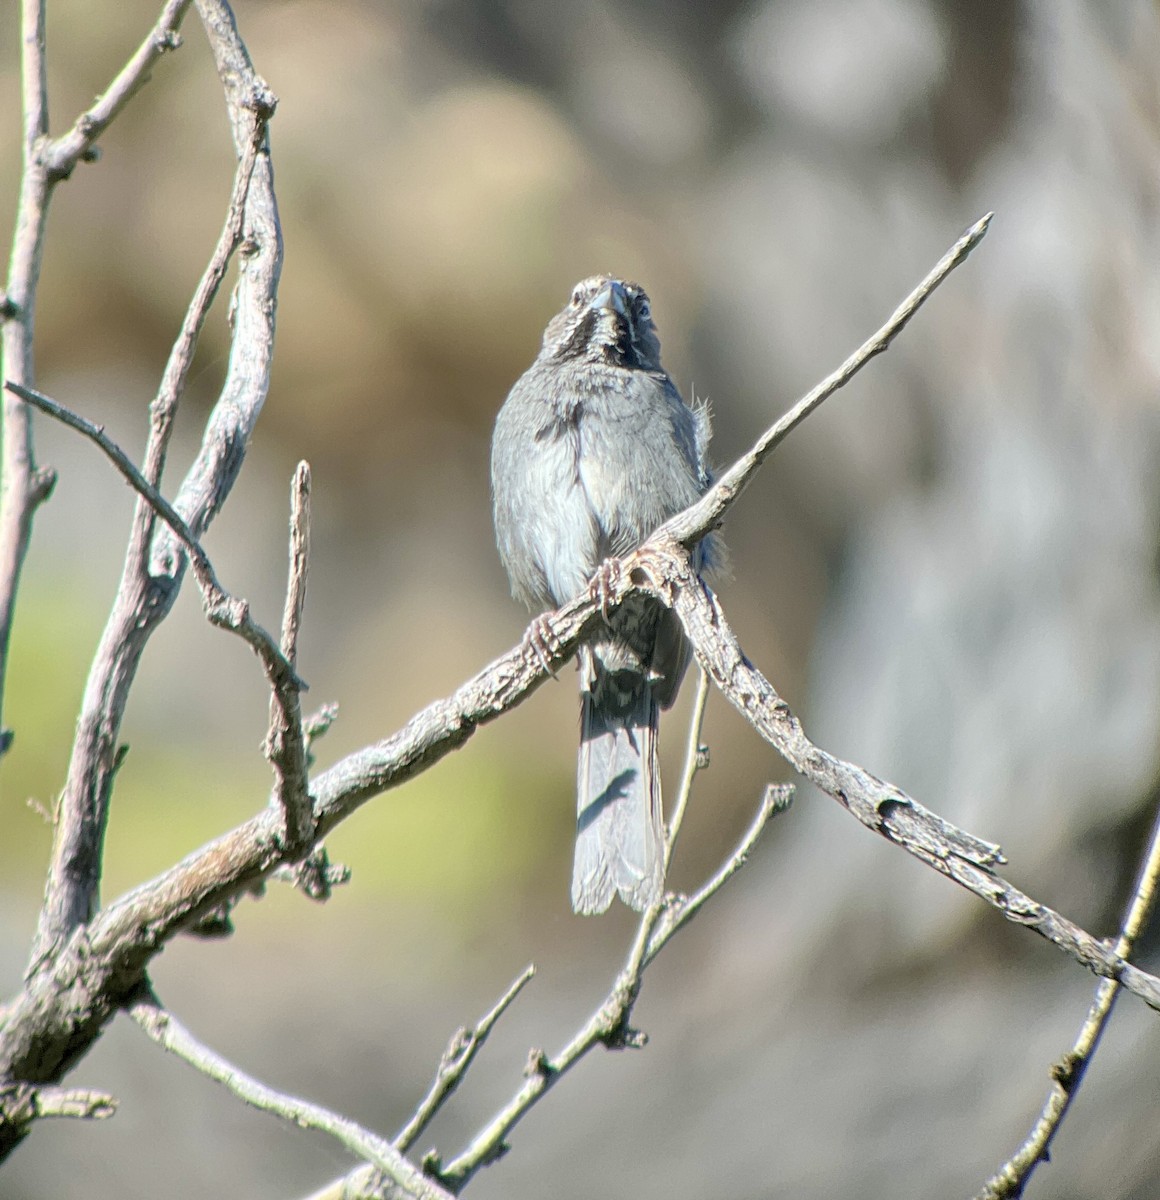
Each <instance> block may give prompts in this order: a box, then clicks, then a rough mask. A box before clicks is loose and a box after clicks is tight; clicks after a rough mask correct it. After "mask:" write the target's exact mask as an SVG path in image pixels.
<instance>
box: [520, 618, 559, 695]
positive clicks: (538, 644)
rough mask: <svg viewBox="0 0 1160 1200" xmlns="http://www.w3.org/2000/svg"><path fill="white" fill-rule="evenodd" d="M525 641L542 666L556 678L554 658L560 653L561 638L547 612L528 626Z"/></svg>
mask: <svg viewBox="0 0 1160 1200" xmlns="http://www.w3.org/2000/svg"><path fill="white" fill-rule="evenodd" d="M524 642H525V643H526V644H527V646H528V647H529V649H530V650H531V651H532V653H533V654H534V655H535V656H536V659H537V660H538V661H539V664H540V666H541V667H543V668H544V670H545V671H546V672H547V673H548V674H549V675H551V677H552V678H553V679H555V678H556V672H555V671H554V670H552V659H553V658H555V657H556V655H558V654H559V653H560V639H559V638H558V637H557V636H556V633H555V630H553V628H552V625H551V622H550V621H549V620H548V614H547V613H540V615H539V616H538V617H536V618H535V620H533V621H532V623H531V624H530V625H529V626H528V628H527V632H526V633H525V634H524Z"/></svg>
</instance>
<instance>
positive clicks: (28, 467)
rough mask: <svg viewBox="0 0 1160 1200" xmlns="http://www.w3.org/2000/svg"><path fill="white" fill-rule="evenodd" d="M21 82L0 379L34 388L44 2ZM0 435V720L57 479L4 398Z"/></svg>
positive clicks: (28, 40)
mask: <svg viewBox="0 0 1160 1200" xmlns="http://www.w3.org/2000/svg"><path fill="white" fill-rule="evenodd" d="M20 35H21V59H20V67H21V75H22V81H23V87H22V104H23V118H24V119H23V127H24V128H23V133H24V136H23V140H22V150H23V166H22V170H21V175H20V198H19V200H18V201H17V207H16V228H15V231H14V233H13V237H12V252H11V257H10V259H9V263H8V280H7V284H6V291H5V293H4V294H3V295H0V325H2V326H3V330H2V335H0V336H2V338H3V371H4V377H5V378H6V379H14V380H16V381H17V382H18V383H32V381H33V360H32V335H33V314H34V311H35V308H36V289H37V284H38V282H39V280H40V262H41V256H42V254H43V250H44V227H45V221H46V219H47V217H48V202H49V197H50V196H51V194H52V187H51V184H50V183H49V181H48V175H47V172H46V171H45V169H44V164H43V163H42V162H41V159H40V149H41V146H42V144H43V142H44V139H45V137H46V136H47V134H48V84H47V78H46V74H45V64H44V0H24V2H23V4H22V6H21V29H20ZM2 399H3V429H2V433H0V714H2V713H3V702H4V687H5V680H6V677H7V672H8V646H9V642H10V641H11V634H12V619H13V616H14V614H15V608H16V593H17V590H18V588H19V586H20V572H21V568H22V567H23V566H24V559H25V556H26V555H27V553H28V543H29V541H30V540H31V538H32V518H33V514H34V513H35V512H36V509H37V508H38V507H39V506H40V505H41V504H43V503H44V501H45V500H47V499H48V497H49V495H50V493H51V492H52V488H53V484H54V483H55V482H56V475H55V473H54V472H53V471H50V470H44V469H41V468H38V467H37V465H36V453H35V449H34V447H33V439H32V414H31V413H30V412H29V411H28V409H27V408H26V407H25V405H23V404H21V403H20V401H19V400H18V399H17V398H16V397H15V396H12V395H9V394H7V393H5V395H4V396H3V397H2ZM11 742H12V732H11V730H7V729H4V728H3V724H2V722H0V756H2V755H3V754H4V752H5V751H6V750H7V749H8V747H9V745H10V744H11Z"/></svg>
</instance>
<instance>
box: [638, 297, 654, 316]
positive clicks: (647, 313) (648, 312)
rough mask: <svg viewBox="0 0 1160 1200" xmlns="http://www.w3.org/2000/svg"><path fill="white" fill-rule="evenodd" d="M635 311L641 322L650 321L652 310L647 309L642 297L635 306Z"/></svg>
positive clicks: (646, 302)
mask: <svg viewBox="0 0 1160 1200" xmlns="http://www.w3.org/2000/svg"><path fill="white" fill-rule="evenodd" d="M636 311H637V314H638V315H639V317H640V319H641V320H642V321H648V320H651V319H652V309H651V308H649V304H648V300H646V299H645V298H644V297H643V296H642V297H641V298H640V303H639V304H638V305H637V308H636Z"/></svg>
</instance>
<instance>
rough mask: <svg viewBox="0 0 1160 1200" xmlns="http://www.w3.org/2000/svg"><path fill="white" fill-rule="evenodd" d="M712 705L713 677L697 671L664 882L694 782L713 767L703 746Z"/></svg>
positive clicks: (668, 835) (667, 847)
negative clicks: (709, 766) (708, 705)
mask: <svg viewBox="0 0 1160 1200" xmlns="http://www.w3.org/2000/svg"><path fill="white" fill-rule="evenodd" d="M708 702H709V676H708V675H706V674H705V672H704V671H702V670H698V671H697V694H696V695H695V696H694V697H693V715H692V718H691V719H690V722H689V744H688V746H687V747H686V749H685V769H684V771H683V772H682V774H681V786H680V788H679V789H678V790H677V799H676V802H675V803H674V804H673V815H672V816H671V817H670V818H669V828H668V833H667V835H666V837H665V866H664V876H663V877H664V878H668V874H669V866H670V864H671V863H672V861H673V851H674V850H675V849H676V847H677V834H678V833H680V831H681V826H682V825H683V824H684V822H685V809H686V808H687V807H688V805H689V797H690V796H691V795H692V793H693V780H694V779H695V778H696V776H697V772H698V771H703V770H704V769H705V768H706V767H707V766H708V765H709V752H708V748H707V747H705V746H702V745H701V730H702V729H703V728H704V725H705V705H706V704H707V703H708Z"/></svg>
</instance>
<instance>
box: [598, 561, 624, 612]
mask: <svg viewBox="0 0 1160 1200" xmlns="http://www.w3.org/2000/svg"><path fill="white" fill-rule="evenodd" d="M620 585H621V569H620V559H619V558H606V559H605V560H604V561H603V562H602V563H601V564H600V566H598V567H597V568H596V574H595V575H594V576H593V579H592V593H593V598H594V599H595V600H596V602H597V603H598V604H599V605H600V615H601V616H602V617H603V618H604V622H605V624H607V623H608V613H609V609H610V608H611V607H612V601H613V597H614V596H615V595H616V593H617V592H618V591H619V590H620Z"/></svg>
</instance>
